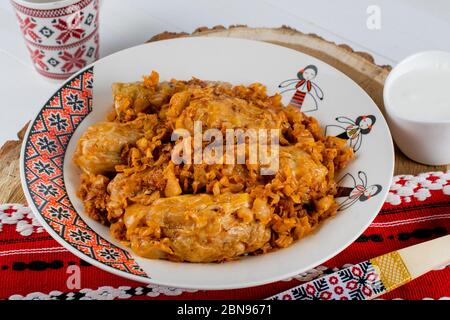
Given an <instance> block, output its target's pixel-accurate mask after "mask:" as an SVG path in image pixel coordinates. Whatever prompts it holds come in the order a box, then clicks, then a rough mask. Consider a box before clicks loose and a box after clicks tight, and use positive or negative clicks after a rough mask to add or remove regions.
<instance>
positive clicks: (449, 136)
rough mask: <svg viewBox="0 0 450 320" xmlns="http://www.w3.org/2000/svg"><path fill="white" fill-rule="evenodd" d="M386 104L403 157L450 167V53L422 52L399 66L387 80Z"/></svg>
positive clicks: (393, 132) (385, 88)
mask: <svg viewBox="0 0 450 320" xmlns="http://www.w3.org/2000/svg"><path fill="white" fill-rule="evenodd" d="M384 104H385V111H386V116H387V120H388V123H389V127H390V129H391V132H392V135H393V137H394V140H395V142H396V143H397V145H398V147H399V148H400V150H402V151H403V153H404V154H406V155H407V156H408V157H409V158H411V159H412V160H414V161H417V162H420V163H424V164H428V165H445V164H449V163H450V53H448V52H442V51H427V52H421V53H417V54H415V55H413V56H410V57H408V58H406V59H405V60H403V61H402V62H400V63H399V64H398V65H397V66H396V67H395V68H394V69H393V70H392V72H391V73H390V74H389V76H388V78H387V79H386V82H385V86H384Z"/></svg>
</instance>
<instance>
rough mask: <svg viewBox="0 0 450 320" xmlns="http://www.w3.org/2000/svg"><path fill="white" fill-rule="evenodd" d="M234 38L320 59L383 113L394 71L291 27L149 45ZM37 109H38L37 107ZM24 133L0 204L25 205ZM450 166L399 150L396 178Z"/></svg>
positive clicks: (0, 164) (1, 158)
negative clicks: (22, 183) (430, 163)
mask: <svg viewBox="0 0 450 320" xmlns="http://www.w3.org/2000/svg"><path fill="white" fill-rule="evenodd" d="M200 36H201V37H235V38H245V39H252V40H259V41H265V42H270V43H274V44H278V45H281V46H284V47H288V48H291V49H294V50H298V51H301V52H304V53H307V54H309V55H311V56H314V57H316V58H319V59H321V60H323V61H325V62H326V63H328V64H330V65H332V66H334V67H335V68H337V69H339V70H340V71H342V72H343V73H345V74H346V75H348V76H349V77H350V78H352V79H353V80H354V81H355V82H356V83H358V84H359V85H360V86H361V87H362V88H363V89H364V90H365V91H366V92H367V93H368V94H369V95H370V96H371V97H372V99H373V100H374V101H375V103H376V104H377V105H378V106H379V107H380V109H381V111H382V112H383V111H384V106H383V85H384V81H385V79H386V77H387V75H388V73H389V71H390V70H391V67H390V66H379V65H376V64H375V63H374V60H373V58H372V56H371V55H369V54H367V53H365V52H355V51H353V49H352V48H351V47H349V46H348V45H345V44H339V45H338V44H335V43H333V42H329V41H326V40H324V39H322V38H320V37H319V36H317V35H314V34H304V33H302V32H299V31H297V30H293V29H291V28H288V27H281V28H278V29H269V28H248V27H245V26H233V27H230V28H228V29H227V28H224V27H223V26H217V27H214V28H212V29H208V28H199V29H197V30H196V31H195V32H194V33H192V34H187V33H171V32H164V33H162V34H159V35H157V36H155V37H153V38H152V39H151V40H150V41H159V40H165V39H173V38H179V37H200ZM36 107H38V106H36ZM23 133H24V130H22V131H21V132H20V133H19V135H18V138H19V140H17V141H9V142H7V143H6V144H5V145H4V146H3V147H2V148H1V149H0V203H26V201H25V198H24V195H23V192H22V189H21V186H20V173H19V157H20V146H21V143H22V142H21V141H22V139H23ZM448 168H450V166H440V167H431V166H425V165H421V164H418V163H416V162H414V161H412V160H409V159H408V158H406V157H405V156H404V155H403V154H402V153H401V152H400V151H399V150H396V159H395V174H416V173H420V172H426V171H444V170H447V169H448Z"/></svg>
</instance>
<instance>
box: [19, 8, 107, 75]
mask: <svg viewBox="0 0 450 320" xmlns="http://www.w3.org/2000/svg"><path fill="white" fill-rule="evenodd" d="M11 3H12V5H13V7H14V9H15V11H16V15H17V19H18V21H19V25H20V30H21V31H22V34H23V37H24V39H25V44H26V46H27V49H28V51H29V53H30V56H31V59H32V61H33V64H34V66H35V68H36V70H37V71H38V72H39V73H40V74H42V75H43V76H45V77H47V78H51V79H56V80H63V79H67V78H68V77H70V76H71V75H73V74H74V73H75V72H77V71H79V70H80V69H82V68H83V67H85V66H86V65H89V64H91V63H92V62H94V61H95V60H97V59H98V57H99V35H98V27H99V0H59V1H55V0H53V1H52V0H11Z"/></svg>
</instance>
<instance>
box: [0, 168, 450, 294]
mask: <svg viewBox="0 0 450 320" xmlns="http://www.w3.org/2000/svg"><path fill="white" fill-rule="evenodd" d="M448 233H450V171H448V172H447V173H443V172H432V173H424V174H420V175H418V176H397V177H394V182H393V184H392V186H391V191H390V193H389V196H388V198H387V200H386V203H385V205H384V207H383V209H382V211H381V212H380V213H379V215H378V217H377V218H376V219H375V221H374V222H373V223H372V225H371V226H370V227H369V228H368V229H367V230H366V231H365V232H364V233H363V235H361V237H360V238H359V239H358V240H357V241H356V242H355V243H353V244H352V245H351V246H349V247H348V248H347V249H346V250H344V251H343V252H341V253H340V254H339V255H337V256H336V257H334V258H333V259H331V260H329V261H327V262H326V263H324V264H323V265H321V266H318V267H316V268H314V269H313V270H310V271H309V272H307V273H304V274H300V275H298V276H297V277H295V278H293V279H289V280H286V281H280V282H277V283H272V284H268V285H264V286H260V287H254V288H248V289H241V290H227V291H208V292H206V291H195V290H184V289H177V288H168V287H162V286H156V285H145V284H142V283H138V282H134V281H129V280H126V279H123V278H120V277H117V276H114V275H112V274H109V273H107V272H105V271H102V270H100V269H98V268H96V267H93V266H91V265H89V264H87V263H85V262H83V261H81V260H80V259H79V258H77V257H76V256H74V255H72V254H71V253H69V252H68V251H67V250H66V249H64V248H63V247H61V246H60V245H59V244H58V243H57V242H56V241H55V240H53V239H52V238H51V237H50V235H49V234H48V233H46V232H45V230H44V229H43V228H42V227H41V226H40V225H39V223H38V221H37V220H36V219H35V218H34V216H33V214H32V213H31V211H30V210H29V209H28V208H26V207H23V206H20V205H0V299H56V300H74V299H94V300H95V299H102V300H105V299H189V300H191V299H224V300H226V299H263V298H265V297H268V296H272V295H274V294H276V293H278V292H281V291H284V290H287V289H289V288H291V287H294V286H297V285H298V284H299V283H301V282H305V281H310V280H313V279H315V278H317V277H320V276H321V275H323V274H327V273H330V272H334V271H336V270H338V269H341V268H344V267H347V266H349V265H350V264H354V263H358V262H361V261H364V260H367V259H370V258H373V257H376V256H378V255H381V254H384V253H387V252H390V251H393V250H397V249H400V248H403V247H407V246H410V245H414V244H417V243H420V242H423V241H427V240H431V239H433V238H436V237H440V236H444V235H446V234H448ZM76 273H78V274H79V275H80V277H79V278H76V279H75V278H74V277H73V275H75V274H76ZM382 298H383V299H450V267H443V268H441V269H440V270H435V271H432V272H429V273H428V274H426V275H424V276H422V277H421V278H419V279H416V280H414V281H413V282H411V283H409V284H407V285H405V286H403V287H401V288H398V289H396V290H395V291H393V292H391V293H388V294H386V295H384V296H382Z"/></svg>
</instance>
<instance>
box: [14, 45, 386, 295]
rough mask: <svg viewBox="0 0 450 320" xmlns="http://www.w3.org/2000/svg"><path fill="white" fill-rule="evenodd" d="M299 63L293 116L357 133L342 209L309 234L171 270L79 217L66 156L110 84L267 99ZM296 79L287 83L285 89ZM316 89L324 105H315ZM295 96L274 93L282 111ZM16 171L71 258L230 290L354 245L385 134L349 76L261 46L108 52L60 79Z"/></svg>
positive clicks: (132, 275)
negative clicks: (260, 92)
mask: <svg viewBox="0 0 450 320" xmlns="http://www.w3.org/2000/svg"><path fill="white" fill-rule="evenodd" d="M308 65H314V66H315V67H316V68H317V70H318V72H317V74H316V75H315V77H314V79H312V84H311V88H312V89H311V91H310V92H306V98H305V100H304V104H303V106H302V110H303V111H305V112H309V113H308V114H309V115H311V116H314V117H316V118H317V119H318V120H319V122H320V124H321V125H322V126H324V127H325V126H328V129H327V131H328V133H329V134H332V135H339V134H344V135H345V132H347V131H350V130H347V129H348V128H350V127H351V126H354V127H355V129H356V131H357V132H359V133H360V134H359V135H358V138H355V139H349V143H351V144H352V145H353V146H355V149H358V150H357V153H356V154H357V157H356V159H355V160H354V161H353V162H352V163H351V165H350V166H349V167H348V168H347V169H346V170H345V172H341V173H340V176H344V179H343V180H342V182H341V185H342V187H343V188H342V190H343V192H344V194H347V196H346V197H341V198H339V199H338V200H339V202H340V203H343V204H347V205H345V206H344V207H346V209H345V210H342V211H341V212H339V213H338V215H337V216H336V217H334V218H332V219H328V220H327V221H326V222H325V223H324V224H323V225H322V226H321V227H320V228H319V229H318V231H316V232H315V233H314V234H312V235H310V236H308V237H306V238H305V239H302V240H300V241H298V242H296V243H294V244H293V245H292V246H290V247H288V248H285V249H282V250H278V251H276V252H272V253H269V254H265V255H261V256H256V257H245V258H242V259H240V260H238V261H234V262H227V263H222V264H189V263H173V262H168V261H157V260H147V259H142V258H139V257H136V256H135V255H134V254H133V253H132V252H131V251H130V250H129V249H127V248H124V247H122V246H121V245H120V244H118V243H117V241H115V240H114V239H112V238H111V236H110V235H109V231H108V228H107V227H105V226H102V225H100V224H98V223H96V222H94V221H93V220H92V219H90V218H88V217H87V215H86V213H85V212H84V210H83V205H82V203H81V201H80V200H79V199H78V198H77V197H76V194H75V193H76V189H77V187H78V185H79V176H80V172H79V170H78V169H77V168H76V167H75V166H74V164H73V162H72V157H73V153H74V149H75V145H76V142H77V140H78V139H79V137H80V135H81V133H82V132H84V131H85V130H86V128H87V127H88V126H90V125H92V124H94V123H96V122H98V121H101V120H103V119H104V118H105V115H106V113H107V110H110V108H111V105H112V102H113V101H112V95H111V84H112V82H133V81H137V80H139V79H141V77H142V76H143V75H146V74H149V72H150V71H151V70H157V71H158V72H159V73H160V75H161V79H162V80H168V79H171V78H176V79H190V78H191V77H192V76H195V77H197V78H200V79H205V80H220V81H228V82H231V83H233V84H250V83H253V82H261V83H263V84H265V85H266V86H267V88H268V92H269V93H270V94H272V93H276V92H279V91H280V90H281V89H280V88H279V85H280V84H281V83H283V82H284V81H285V80H289V79H296V77H297V73H298V72H299V70H302V69H304V68H305V67H306V66H308ZM311 70H312V69H309V71H311ZM308 73H310V72H308ZM298 81H300V80H298ZM298 81H292V86H291V87H290V88H293V87H295V84H296V83H297V82H298ZM314 88H316V90H314ZM317 88H320V89H317ZM306 91H307V90H306ZM321 91H323V100H320V99H319V98H320V97H321V93H320V92H321ZM294 92H295V91H289V92H287V93H285V94H283V99H284V103H285V104H288V103H289V102H290V100H291V98H292V96H293V94H294ZM316 103H317V105H316ZM316 106H317V110H315V109H316ZM91 109H92V111H91ZM314 110H315V111H314ZM360 116H373V117H374V118H376V122H375V123H374V124H373V127H372V128H371V129H370V130H363V131H359V130H360V129H359V127H357V126H356V124H355V121H356V119H358V117H360ZM339 117H346V118H339ZM337 118H339V120H340V121H341V122H339V121H338V120H336V119H337ZM374 118H372V117H366V120H365V121H363V122H362V123H366V124H367V122H369V124H370V122H371V121H372V120H373V119H374ZM358 122H359V121H358ZM363 129H365V127H364V126H363ZM367 131H370V132H367ZM21 164H22V167H21V173H22V182H23V187H24V190H25V194H26V196H27V200H28V202H29V204H30V206H31V207H32V209H33V211H34V213H35V214H36V216H37V217H38V218H39V220H40V222H41V223H42V224H43V225H44V226H45V228H46V230H47V231H48V232H49V233H50V234H51V235H52V236H53V237H54V238H55V239H56V240H57V241H58V242H60V243H61V244H62V245H63V246H64V247H66V248H67V249H69V250H70V251H71V252H72V253H74V254H75V255H77V256H79V257H80V258H82V259H84V260H86V261H88V262H89V263H91V264H93V265H95V266H97V267H99V268H102V269H104V270H106V271H109V272H112V273H114V274H116V275H120V276H123V277H126V278H129V279H133V280H137V281H142V282H146V283H153V284H161V285H168V286H173V287H180V288H192V289H230V288H243V287H250V286H256V285H261V284H265V283H269V282H274V281H277V280H282V279H286V278H289V277H291V276H295V275H297V274H299V273H302V272H305V271H307V270H308V269H310V268H313V267H315V266H317V265H319V264H321V263H323V262H324V261H326V260H328V259H330V258H332V257H333V256H335V255H336V254H338V253H339V252H340V251H342V250H343V249H344V248H346V247H347V246H348V245H349V244H351V243H352V242H353V241H354V240H355V239H357V237H358V236H359V235H360V234H361V233H362V232H363V231H364V230H365V229H366V228H367V227H368V226H369V224H370V223H371V222H372V220H373V219H374V218H375V216H376V214H377V213H378V212H379V210H380V209H381V207H382V204H383V202H384V200H385V198H386V195H387V193H388V190H389V186H390V183H391V179H392V174H393V164H394V151H393V145H392V139H391V135H390V133H389V129H388V127H387V125H386V122H385V120H384V118H383V116H382V114H381V113H380V111H379V110H378V108H377V106H376V105H375V103H374V102H373V101H372V100H371V99H370V97H369V96H368V95H367V94H366V93H365V92H364V91H363V90H362V89H361V88H360V87H359V86H358V85H357V84H355V83H354V82H353V81H352V80H351V79H350V78H348V77H347V76H345V75H344V74H343V73H341V72H339V71H338V70H336V69H334V68H333V67H331V66H329V65H327V64H325V63H324V62H322V61H320V60H317V59H315V58H313V57H311V56H308V55H306V54H302V53H299V52H297V51H294V50H290V49H286V48H284V47H280V46H276V45H271V44H267V43H262V42H256V41H248V40H240V39H227V38H184V39H175V40H168V41H159V42H155V43H150V44H145V45H142V46H138V47H134V48H131V49H128V50H125V51H122V52H119V53H116V54H114V55H112V56H109V57H106V58H104V59H102V60H100V61H98V62H96V63H95V64H94V65H93V66H90V67H88V68H86V69H84V70H83V71H81V72H80V73H79V74H77V75H76V76H74V77H73V78H72V79H70V80H69V81H67V83H66V84H65V85H64V86H63V87H62V88H61V89H60V90H58V91H57V92H56V93H55V94H54V96H52V97H51V98H50V100H49V102H48V103H47V104H46V105H45V106H44V107H43V108H42V110H41V111H40V112H39V114H38V115H37V116H36V118H35V119H34V120H33V122H32V125H31V126H30V128H29V130H28V133H27V136H26V138H25V143H24V145H23V150H22V159H21ZM352 177H353V179H352ZM360 178H362V181H361V180H360ZM364 190H367V191H364ZM364 193H365V194H366V196H367V195H372V196H371V197H366V196H364Z"/></svg>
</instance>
